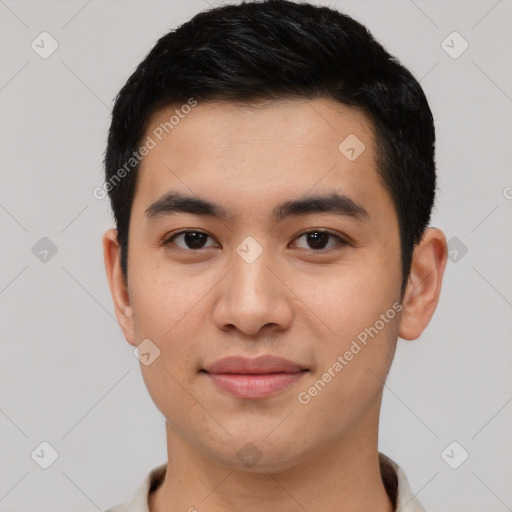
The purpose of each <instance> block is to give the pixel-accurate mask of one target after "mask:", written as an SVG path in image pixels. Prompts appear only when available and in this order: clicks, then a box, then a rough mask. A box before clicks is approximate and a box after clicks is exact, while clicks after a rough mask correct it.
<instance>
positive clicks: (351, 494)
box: [149, 404, 394, 512]
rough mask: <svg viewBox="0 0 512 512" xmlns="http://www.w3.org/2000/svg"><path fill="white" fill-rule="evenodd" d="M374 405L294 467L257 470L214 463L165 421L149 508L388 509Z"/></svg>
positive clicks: (169, 511) (256, 511)
mask: <svg viewBox="0 0 512 512" xmlns="http://www.w3.org/2000/svg"><path fill="white" fill-rule="evenodd" d="M374 409H375V408H374ZM379 409H380V404H378V406H377V408H376V410H373V411H371V412H370V414H368V415H367V416H366V417H365V419H364V420H363V423H364V424H361V423H359V424H358V425H357V427H356V428H354V429H353V431H352V432H349V433H347V434H346V436H344V437H343V439H338V440H337V441H336V442H335V443H331V444H328V445H326V446H323V448H322V450H320V451H317V452H315V454H314V455H312V456H309V457H306V458H304V459H303V460H302V461H301V462H300V463H298V464H296V465H294V466H293V467H291V468H288V469H284V470H276V471H268V472H260V473H255V472H250V471H239V470H234V469H232V468H229V467H226V466H222V465H219V464H217V463H216V462H215V461H212V459H211V458H209V457H207V456H206V455H205V454H203V453H200V452H198V450H197V449H196V448H195V447H194V446H191V445H190V444H189V443H187V442H186V441H185V440H184V439H183V437H181V436H180V435H179V434H178V433H177V432H176V430H175V429H174V428H173V427H172V426H170V425H169V424H168V423H167V424H166V431H167V447H168V464H167V471H166V475H165V479H164V481H163V483H162V484H161V485H160V487H158V489H156V490H155V491H154V492H153V493H152V494H151V495H150V499H149V509H150V512H175V511H176V512H177V511H184V510H186V511H189V510H190V511H191V512H193V511H194V510H197V511H200V510H208V511H209V512H236V511H239V510H244V512H267V511H268V510H279V511H280V512H298V511H301V512H302V511H304V510H307V511H308V512H317V511H326V510H336V511H337V512H349V511H350V512H356V511H357V512H370V511H371V512H393V511H394V507H393V505H392V502H391V500H390V499H389V497H388V495H387V492H386V488H385V487H384V484H383V481H382V477H381V473H380V467H379V456H378V448H377V441H378V416H379Z"/></svg>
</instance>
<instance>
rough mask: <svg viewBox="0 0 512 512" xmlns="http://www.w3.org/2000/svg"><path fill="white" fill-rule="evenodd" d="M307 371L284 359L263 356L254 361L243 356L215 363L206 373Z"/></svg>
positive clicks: (208, 367)
mask: <svg viewBox="0 0 512 512" xmlns="http://www.w3.org/2000/svg"><path fill="white" fill-rule="evenodd" d="M302 370H307V368H304V367H302V366H300V365H298V364H295V363H293V362H291V361H288V360H287V359H283V358H282V357H276V356H270V355H263V356H259V357H256V358H254V359H249V358H247V357H241V356H231V357H225V358H223V359H219V360H218V361H215V362H214V363H213V364H211V365H209V366H207V367H206V368H205V371H207V372H208V373H245V374H263V373H296V372H300V371H302Z"/></svg>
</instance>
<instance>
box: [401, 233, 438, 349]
mask: <svg viewBox="0 0 512 512" xmlns="http://www.w3.org/2000/svg"><path fill="white" fill-rule="evenodd" d="M447 257H448V252H447V247H446V237H445V236H444V233H443V232H442V231H441V230H440V229H437V228H427V229H426V230H425V232H424V233H423V237H422V239H421V241H420V242H419V243H418V244H417V245H416V246H415V248H414V254H413V259H412V264H411V272H410V274H409V280H408V283H407V288H406V290H405V294H404V298H403V301H402V308H403V309H402V314H401V318H400V327H399V332H398V335H399V336H400V337H401V338H403V339H406V340H414V339H416V338H418V337H419V336H420V335H421V333H422V332H423V331H424V329H425V328H426V327H427V325H428V323H429V322H430V320H431V318H432V316H433V314H434V311H435V309H436V307H437V303H438V301H439V296H440V293H441V284H442V280H443V275H444V270H445V267H446V261H447Z"/></svg>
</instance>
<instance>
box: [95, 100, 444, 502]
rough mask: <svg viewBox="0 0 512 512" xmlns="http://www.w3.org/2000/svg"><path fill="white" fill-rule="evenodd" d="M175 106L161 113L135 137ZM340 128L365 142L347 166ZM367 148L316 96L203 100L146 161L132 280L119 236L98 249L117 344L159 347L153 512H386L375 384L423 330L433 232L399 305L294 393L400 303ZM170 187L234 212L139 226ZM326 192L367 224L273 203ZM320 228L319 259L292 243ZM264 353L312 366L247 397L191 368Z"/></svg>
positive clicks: (381, 189)
mask: <svg viewBox="0 0 512 512" xmlns="http://www.w3.org/2000/svg"><path fill="white" fill-rule="evenodd" d="M172 111H173V109H169V111H161V112H158V113H157V114H156V115H155V116H154V117H153V118H152V119H151V122H150V124H149V127H148V130H147V134H146V136H147V135H150V134H151V132H152V129H153V128H154V127H155V126H158V124H159V123H161V122H165V121H166V120H168V119H169V117H170V115H171V114H172ZM349 134H355V135H356V136H357V137H358V138H359V139H360V140H361V141H363V143H364V144H365V146H366V149H365V151H363V153H362V154H361V155H360V156H359V157H358V158H356V159H355V160H354V161H350V160H348V159H347V158H346V157H345V156H344V155H343V154H342V153H341V152H340V151H339V150H338V146H339V144H340V142H341V141H342V140H344V139H345V138H346V137H347V136H348V135H349ZM374 155H375V148H374V142H373V132H372V124H371V122H370V121H369V120H368V119H367V117H366V116H365V115H364V114H362V113H361V112H359V111H357V110H354V109H353V108H351V107H347V106H344V105H340V104H338V103H336V102H334V101H332V100H328V99H315V100H296V99H293V100H283V101H279V102H277V101H272V102H268V101H267V102H262V103H259V104H257V105H244V106H242V105H237V104H233V103H225V102H212V103H205V104H199V105H198V106H197V107H195V108H194V109H193V110H192V112H191V113H190V114H188V115H187V116H186V117H185V118H184V119H182V120H180V123H179V125H177V126H176V127H175V128H174V129H173V130H172V131H171V132H170V133H169V135H167V136H166V137H165V138H164V139H163V140H162V141H161V142H159V144H158V145H157V147H156V148H154V149H152V150H151V151H150V152H149V154H148V155H147V156H146V157H144V160H143V162H142V164H141V168H140V174H139V176H138V183H137V188H136V193H135V198H134V202H133V207H132V216H131V224H130V231H129V247H128V260H129V264H128V281H127V282H126V281H125V279H124V278H123V275H122V272H121V266H120V260H119V246H118V243H117V236H116V235H117V232H116V230H115V229H111V230H108V231H107V232H106V233H105V235H104V237H103V246H104V255H105V267H106V271H107V276H108V280H109V284H110V288H111V292H112V297H113V300H114V304H115V312H116V315H117V318H118V321H119V324H120V326H121V328H122V330H123V333H124V336H125V338H126V340H127V341H128V343H130V344H131V345H134V346H136V345H138V344H139V343H141V342H142V340H144V339H147V338H149V339H151V340H152V342H153V343H154V344H155V345H156V346H158V348H159V350H160V356H159V357H158V358H157V359H156V360H155V361H154V362H153V363H152V364H151V365H149V366H145V365H142V364H141V371H142V375H143V378H144V380H145V383H146V385H147V388H148V391H149V393H150V395H151V397H152V399H153V400H154V402H155V404H156V406H157V407H158V409H159V410H160V411H161V412H162V414H163V415H164V417H165V419H166V433H167V445H168V466H167V473H166V477H165V480H164V482H163V484H162V485H161V486H160V487H159V488H158V489H157V490H156V491H155V492H153V493H152V494H151V495H150V500H149V506H150V510H151V512H163V511H164V510H165V511H167V512H174V511H184V510H189V509H191V508H192V507H194V508H196V509H197V510H198V511H200V510H208V511H209V512H220V511H222V512H230V511H233V512H234V511H239V510H244V511H245V512H256V511H257V512H261V511H267V510H280V511H286V512H288V511H290V512H291V511H303V510H304V509H306V510H308V511H309V512H320V511H330V510H337V511H341V512H343V511H351V512H354V511H361V512H362V511H368V512H369V511H373V512H375V511H380V512H389V511H391V510H393V507H392V504H391V502H390V500H389V498H388V496H387V494H386V491H385V488H384V485H383V483H382V480H381V476H380V472H379V465H378V449H377V445H378V423H379V412H380V405H381V400H382V391H383V386H384V381H385V379H386V376H387V374H388V371H389V369H390V366H391V363H392V359H393V355H394V352H395V348H396V342H397V337H398V336H400V337H402V338H404V339H406V340H413V339H415V338H417V337H418V336H420V334H421V333H422V331H423V330H424V329H425V327H426V326H427V324H428V323H429V321H430V319H431V317H432V315H433V313H434V310H435V308H436V305H437V303H438V298H439V294H440V290H441V282H442V277H443V273H444V269H445V265H446V256H447V255H446V239H445V236H444V234H443V233H442V232H441V231H440V230H439V229H435V228H428V229H427V230H426V231H425V233H424V236H423V239H422V241H421V242H420V243H419V244H418V245H417V246H416V247H415V251H414V259H413V264H412V268H411V274H410V277H409V280H408V284H407V289H406V292H405V296H404V299H403V302H402V308H403V309H402V311H401V312H400V313H399V314H397V315H396V316H395V317H394V318H393V319H392V320H389V322H387V323H386V324H385V327H384V328H382V329H381V330H380V331H379V332H378V334H377V335H376V336H375V337H373V338H372V339H370V341H369V342H368V344H367V345H366V346H364V348H363V349H362V350H361V351H360V352H359V353H358V354H357V355H356V356H354V358H353V359H352V360H351V361H349V362H348V364H347V365H346V366H344V368H343V370H342V371H340V372H339V373H338V374H337V375H336V377H334V378H332V380H331V381H330V382H329V383H328V384H327V385H326V386H325V388H323V389H322V391H321V392H319V393H318V394H317V395H316V396H314V397H313V398H311V400H310V402H309V403H307V404H306V405H304V404H302V403H300V402H299V400H298V398H297V397H298V394H299V393H300V392H301V391H307V390H308V388H310V387H311V386H312V385H313V384H314V383H315V381H317V380H318V379H319V378H321V376H322V374H323V373H324V372H326V371H327V369H328V368H329V367H331V366H332V365H333V363H334V362H335V361H336V360H337V357H338V356H339V355H343V354H344V353H345V352H346V351H347V350H348V349H349V348H350V346H351V343H352V341H353V340H355V339H356V337H357V335H358V334H359V333H361V332H362V331H364V329H365V328H368V327H369V326H373V325H374V324H375V322H376V321H377V320H378V319H379V317H380V315H381V314H384V313H386V311H387V310H388V309H389V308H391V307H392V305H393V304H394V303H399V302H400V285H401V263H400V261H401V260H400V241H399V231H398V220H397V217H396V213H395V209H394V206H393V203H392V201H391V199H390V196H389V195H388V193H387V191H386V188H385V186H384V184H383V182H382V180H381V178H380V176H379V175H378V172H377V166H376V164H375V156H374ZM169 191H178V192H181V193H184V194H190V195H193V196H199V197H201V198H205V199H208V200H210V201H214V202H217V203H220V204H221V205H222V206H224V207H225V208H228V209H229V210H231V211H232V217H230V218H229V220H219V219H213V218H208V217H204V216H200V215H194V214H190V213H179V214H174V215H165V216H160V217H159V218H157V219H153V220H150V219H148V218H147V216H145V214H144V212H145V210H146V209H147V208H148V206H149V205H151V204H152V203H153V202H155V201H156V200H158V199H159V198H160V197H161V196H162V195H164V194H165V193H167V192H169ZM331 191H337V192H338V193H343V194H345V195H347V196H349V197H350V198H352V199H353V200H354V201H355V202H357V203H359V204H360V205H363V206H364V208H365V209H366V210H367V212H368V218H367V219H365V220H361V219H357V218H352V217H350V216H340V215H335V214H332V213H314V214H309V215H301V216H297V217H289V218H286V219H284V220H282V221H281V222H279V223H275V222H273V221H272V220H271V218H270V212H271V210H272V209H273V208H274V206H276V205H277V204H279V203H282V202H284V201H287V200H294V199H298V198H300V197H302V196H304V195H305V194H312V193H330V192H331ZM184 229H190V230H192V231H193V230H197V231H201V232H205V233H207V234H208V235H209V237H205V238H204V242H203V244H204V246H206V247H205V248H202V249H196V248H194V247H195V246H193V245H192V246H191V245H190V243H189V245H187V240H186V238H185V237H184V236H178V237H177V238H175V239H174V245H173V243H172V242H171V243H170V244H168V245H164V244H163V240H168V239H169V237H170V236H171V235H172V234H177V233H179V232H180V231H181V230H184ZM315 229H316V230H327V231H330V232H332V233H333V234H334V235H335V236H334V237H329V238H327V239H325V241H324V242H323V243H324V246H325V248H320V249H318V248H316V249H315V247H318V246H315V245H314V241H313V243H312V242H311V241H309V242H308V238H307V237H306V236H302V235H303V234H304V233H305V232H309V231H314V230H315ZM248 236H251V237H253V238H254V239H255V240H256V241H257V242H258V243H259V245H260V246H261V248H262V250H263V252H262V254H261V255H260V256H259V257H258V258H257V259H256V260H255V261H254V262H252V263H247V262H246V261H245V260H244V259H242V258H241V257H240V256H239V254H238V253H237V252H236V248H237V246H238V245H239V244H240V243H241V242H242V241H243V240H244V239H245V238H246V237H248ZM336 236H340V238H344V239H346V240H348V241H349V243H348V244H345V245H339V243H340V241H339V240H338V239H336ZM190 247H192V248H190ZM261 354H273V355H277V356H281V357H284V358H287V359H290V360H292V361H294V362H296V363H299V364H301V365H302V366H303V367H305V368H307V369H309V371H308V372H306V373H305V374H304V375H303V376H302V377H301V380H300V381H299V382H297V383H296V384H295V385H293V386H291V387H289V388H287V389H285V390H284V391H281V392H280V393H279V394H277V395H275V396H272V397H269V398H265V399H258V400H241V399H238V398H234V397H232V396H229V395H227V394H225V393H222V392H220V391H219V390H218V389H217V387H216V386H214V385H213V384H212V383H211V382H210V380H209V378H208V377H207V376H206V375H205V374H204V373H202V372H200V369H201V368H204V366H205V365H207V364H210V363H212V362H213V361H216V360H218V359H220V358H223V357H225V356H228V355H245V356H247V357H256V356H258V355H261ZM247 443H252V444H253V445H255V446H256V447H257V448H258V450H259V451H260V452H261V458H260V459H259V460H258V461H257V463H256V464H254V465H253V466H251V467H248V466H246V465H244V464H243V463H242V462H241V460H240V459H239V458H238V457H237V452H238V451H239V450H240V449H242V448H243V447H244V446H245V445H246V444H247Z"/></svg>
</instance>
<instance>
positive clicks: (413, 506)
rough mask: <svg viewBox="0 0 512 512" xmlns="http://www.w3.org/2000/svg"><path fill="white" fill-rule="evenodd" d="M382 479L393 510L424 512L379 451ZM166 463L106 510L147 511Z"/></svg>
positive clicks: (401, 476)
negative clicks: (131, 495) (122, 499)
mask: <svg viewBox="0 0 512 512" xmlns="http://www.w3.org/2000/svg"><path fill="white" fill-rule="evenodd" d="M379 461H380V469H381V474H382V481H383V482H384V486H385V487H386V491H387V493H388V496H389V497H390V499H391V501H392V502H396V507H395V512H426V511H425V509H424V508H423V507H422V506H421V504H420V503H419V501H418V500H417V499H416V498H415V497H414V495H413V494H412V491H411V488H410V486H409V482H408V480H407V477H406V476H405V473H404V472H403V470H402V468H400V466H399V465H398V464H396V462H394V461H393V460H391V459H390V458H389V457H386V455H384V454H383V453H379ZM166 468H167V464H162V465H161V466H158V467H156V468H154V469H152V470H151V471H150V472H149V474H148V475H147V476H146V477H145V478H144V480H143V482H142V484H141V485H140V486H139V488H138V489H137V492H136V493H135V494H134V495H133V497H132V499H131V500H130V501H129V502H127V503H123V504H120V505H116V506H115V507H113V508H110V509H109V510H107V511H106V512H149V505H148V497H149V494H150V493H151V492H152V491H154V490H155V489H156V488H157V487H158V486H159V485H160V484H161V483H162V482H163V480H164V477H165V470H166Z"/></svg>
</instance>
